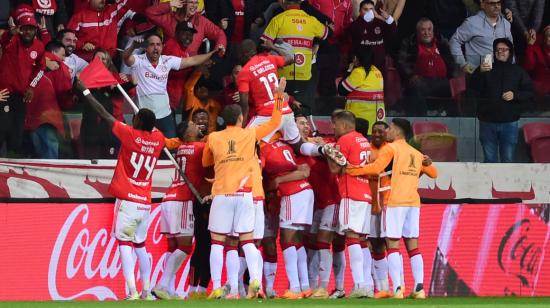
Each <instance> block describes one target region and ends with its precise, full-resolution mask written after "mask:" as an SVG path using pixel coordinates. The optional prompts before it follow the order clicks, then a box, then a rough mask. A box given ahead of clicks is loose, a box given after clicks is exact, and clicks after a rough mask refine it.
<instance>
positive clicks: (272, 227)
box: [264, 211, 279, 238]
mask: <svg viewBox="0 0 550 308" xmlns="http://www.w3.org/2000/svg"><path fill="white" fill-rule="evenodd" d="M264 214H265V221H264V226H265V228H264V238H267V237H275V238H276V237H277V234H278V231H279V217H278V216H277V214H276V213H273V212H270V211H265V212H264Z"/></svg>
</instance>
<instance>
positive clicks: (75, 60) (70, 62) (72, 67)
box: [63, 53, 88, 80]
mask: <svg viewBox="0 0 550 308" xmlns="http://www.w3.org/2000/svg"><path fill="white" fill-rule="evenodd" d="M63 63H65V65H67V66H68V67H69V72H70V73H71V79H72V80H74V78H75V77H76V75H78V74H80V72H81V71H82V70H83V69H84V68H85V67H86V65H88V62H86V61H85V60H84V59H82V58H81V57H79V56H77V55H75V54H74V53H72V54H71V55H70V56H68V57H65V60H64V61H63Z"/></svg>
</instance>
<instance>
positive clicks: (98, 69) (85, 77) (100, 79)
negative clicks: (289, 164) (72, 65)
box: [79, 57, 118, 89]
mask: <svg viewBox="0 0 550 308" xmlns="http://www.w3.org/2000/svg"><path fill="white" fill-rule="evenodd" d="M79 78H80V80H81V81H82V82H83V83H84V85H85V86H86V87H87V88H90V89H94V88H103V87H108V86H112V85H116V84H118V80H117V79H116V78H115V76H113V74H112V73H111V72H110V71H109V70H108V69H107V68H106V67H105V65H104V64H103V62H101V59H99V57H95V58H94V59H93V60H92V62H90V64H88V66H86V67H85V68H84V69H83V70H82V72H80V77H79Z"/></svg>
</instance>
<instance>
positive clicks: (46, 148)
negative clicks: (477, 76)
mask: <svg viewBox="0 0 550 308" xmlns="http://www.w3.org/2000/svg"><path fill="white" fill-rule="evenodd" d="M44 56H45V57H46V58H47V59H48V60H49V61H53V62H55V63H56V66H57V68H56V69H55V70H48V71H47V72H46V73H45V74H44V76H43V77H42V79H40V81H39V82H38V84H37V86H36V90H35V92H36V95H35V97H34V98H33V100H32V101H31V102H30V103H29V104H28V106H27V112H26V117H25V130H27V131H29V132H30V139H31V143H32V157H33V158H40V159H58V158H59V138H60V136H63V135H64V134H65V130H64V127H63V114H62V113H61V109H60V107H63V109H70V108H71V107H72V92H71V90H72V82H71V75H70V73H69V68H68V67H67V66H66V65H65V64H64V63H63V59H64V58H65V47H64V46H63V45H62V44H61V43H59V42H57V41H51V42H49V43H48V44H47V45H46V52H45V53H44Z"/></svg>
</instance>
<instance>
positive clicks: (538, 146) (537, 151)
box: [531, 136, 550, 163]
mask: <svg viewBox="0 0 550 308" xmlns="http://www.w3.org/2000/svg"><path fill="white" fill-rule="evenodd" d="M531 158H532V159H533V162H534V163H550V136H547V137H541V138H537V139H535V140H533V141H532V143H531Z"/></svg>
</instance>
